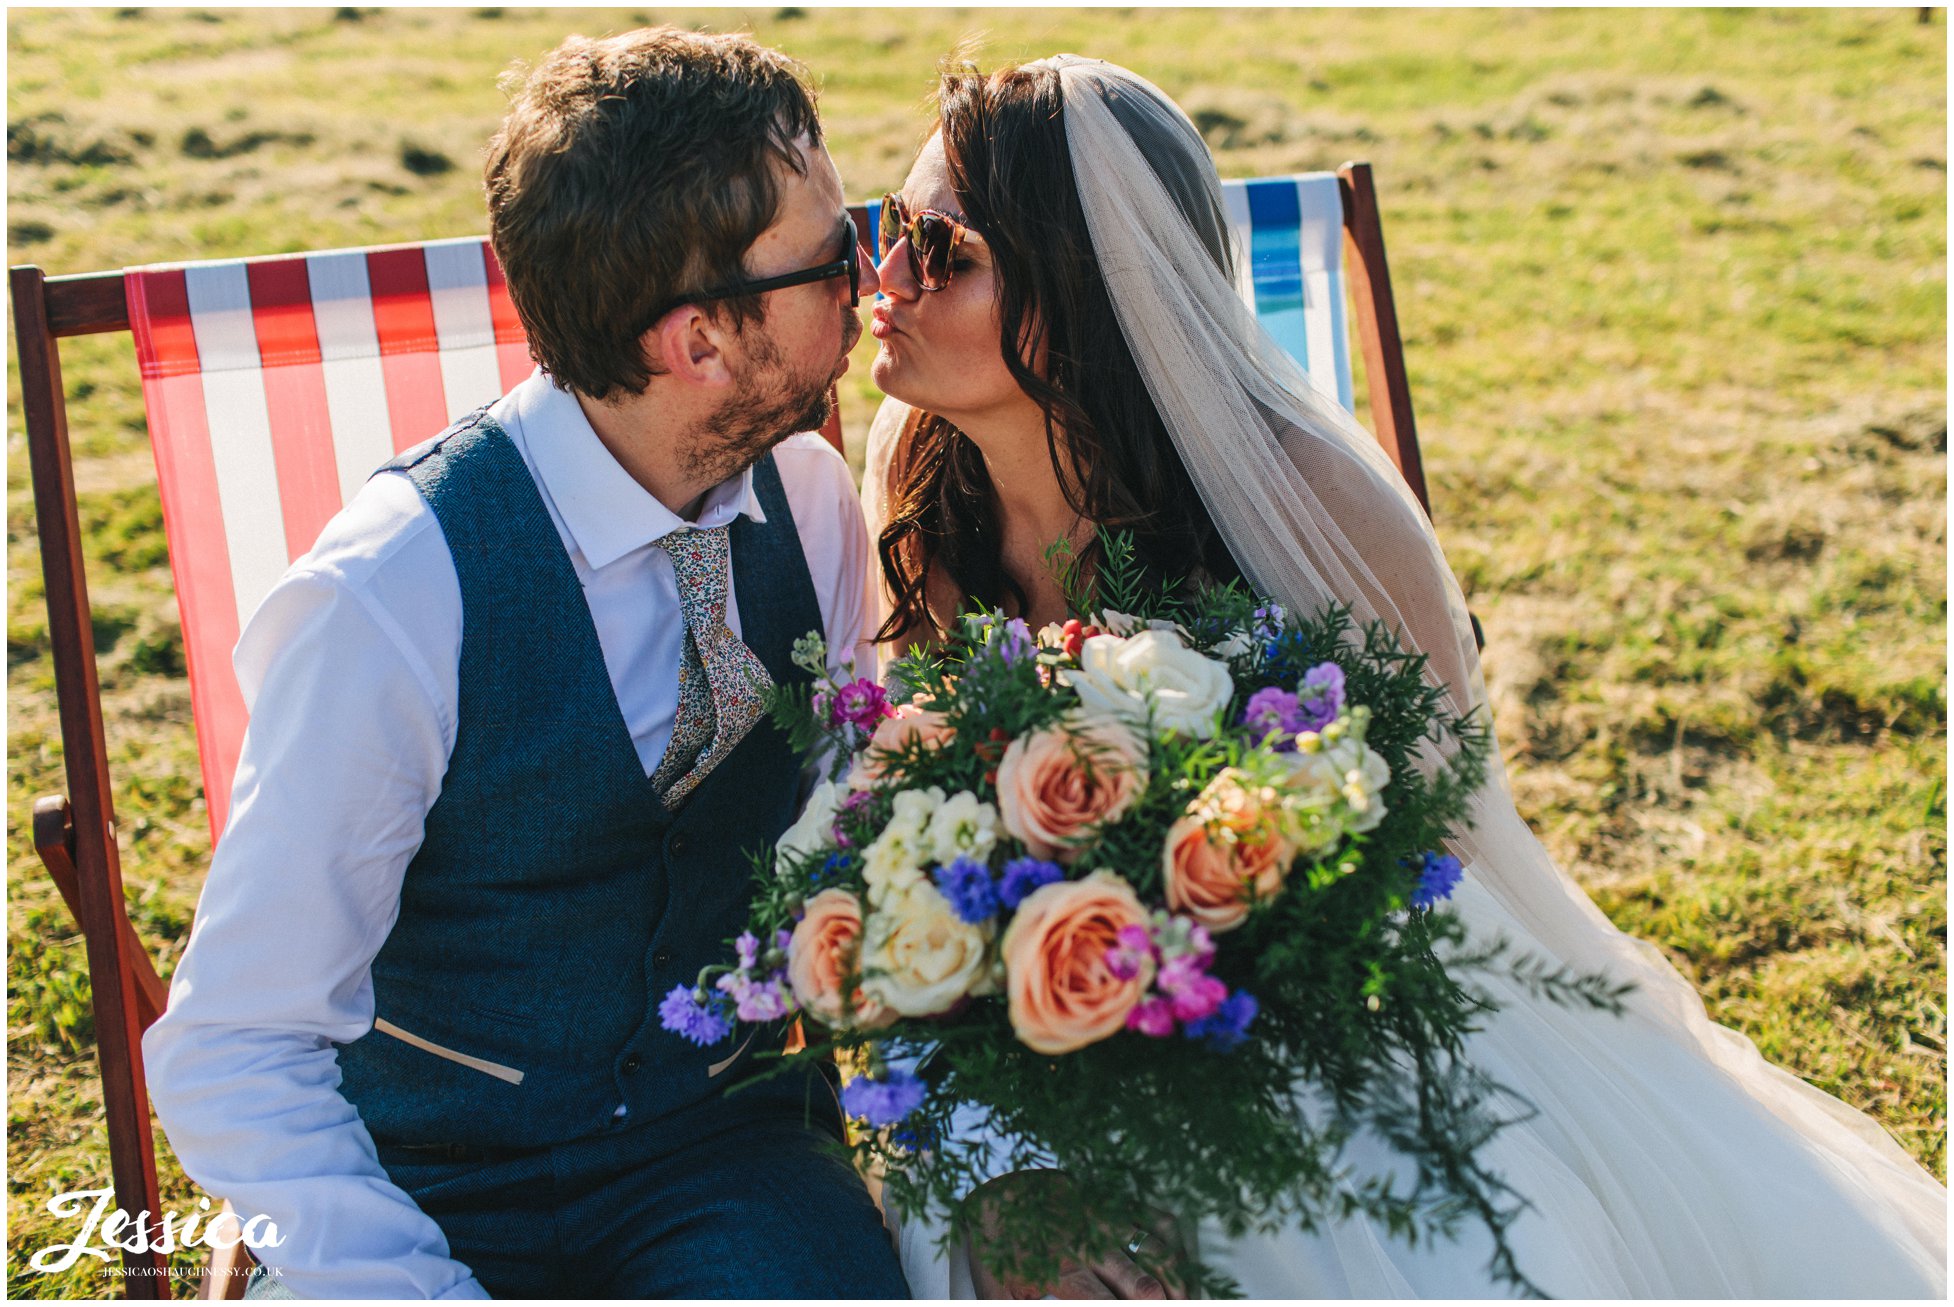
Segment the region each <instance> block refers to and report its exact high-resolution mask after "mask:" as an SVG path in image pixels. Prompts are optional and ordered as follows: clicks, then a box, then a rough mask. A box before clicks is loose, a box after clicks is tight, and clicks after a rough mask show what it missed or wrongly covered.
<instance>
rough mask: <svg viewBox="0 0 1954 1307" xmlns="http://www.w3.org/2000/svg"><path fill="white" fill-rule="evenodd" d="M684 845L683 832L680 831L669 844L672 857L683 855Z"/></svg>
mask: <svg viewBox="0 0 1954 1307" xmlns="http://www.w3.org/2000/svg"><path fill="white" fill-rule="evenodd" d="M685 844H686V840H685V832H684V831H680V832H679V833H678V834H676V835H674V836H672V843H671V849H672V856H673V857H677V856H678V855H680V854H682V853H684V852H685Z"/></svg>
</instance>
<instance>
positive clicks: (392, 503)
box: [143, 372, 875, 1298]
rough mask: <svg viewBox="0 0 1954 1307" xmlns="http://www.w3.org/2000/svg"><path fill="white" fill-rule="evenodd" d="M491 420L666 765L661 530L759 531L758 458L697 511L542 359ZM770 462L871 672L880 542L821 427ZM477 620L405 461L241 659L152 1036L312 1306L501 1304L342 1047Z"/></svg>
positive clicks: (155, 1060) (820, 595) (848, 641)
mask: <svg viewBox="0 0 1954 1307" xmlns="http://www.w3.org/2000/svg"><path fill="white" fill-rule="evenodd" d="M490 412H491V413H492V414H493V415H494V417H495V419H496V420H497V421H498V422H500V423H501V424H502V426H503V428H504V429H505V430H506V431H507V432H508V433H509V436H510V439H511V440H512V441H513V442H514V443H515V446H516V448H517V449H518V450H519V451H520V452H521V454H522V457H523V461H524V462H525V463H526V464H527V465H528V468H529V472H530V474H531V476H533V477H534V478H535V480H536V483H537V488H538V489H539V490H540V492H541V494H542V498H543V502H544V503H545V504H546V505H547V506H548V509H549V513H550V519H551V520H552V521H553V522H554V523H555V525H556V529H557V532H558V534H559V535H561V536H562V539H563V544H564V548H565V549H566V550H567V551H568V552H569V555H570V560H571V562H572V563H573V564H574V566H575V568H576V573H577V577H578V579H579V580H580V581H582V583H583V587H584V597H585V599H586V600H587V601H588V603H589V605H590V613H591V618H592V621H593V622H594V624H595V626H596V629H597V639H598V643H599V645H600V646H601V647H602V649H603V653H604V663H605V666H606V668H607V669H608V670H609V672H610V679H611V684H612V686H613V688H614V689H615V690H616V693H617V700H618V705H619V707H620V708H621V709H622V710H623V715H624V720H625V722H626V724H627V725H628V726H629V727H630V731H631V738H632V741H633V743H634V744H635V745H636V747H637V751H638V757H639V760H640V761H641V762H642V763H643V765H644V769H645V773H646V774H647V775H650V774H651V773H652V772H653V771H654V770H656V768H657V766H658V761H659V759H660V758H661V757H662V756H663V754H664V751H665V746H666V743H667V742H668V740H669V739H670V736H671V728H672V717H673V713H674V711H675V710H676V707H677V701H678V686H677V675H678V667H679V656H680V641H681V639H682V636H683V624H682V621H681V617H680V609H679V600H678V590H677V585H676V582H675V580H674V578H673V574H672V564H671V559H670V557H669V556H668V555H667V554H666V553H665V552H664V551H663V550H662V549H658V548H656V547H655V546H654V544H653V542H654V541H656V540H658V539H659V538H660V537H662V536H664V535H666V534H668V533H669V532H671V531H674V530H681V529H685V528H686V527H688V526H696V527H716V526H723V525H726V524H728V523H730V522H732V521H733V519H734V518H736V517H738V516H739V515H741V514H745V515H747V516H748V517H751V518H753V519H754V520H756V521H763V520H764V515H763V513H762V510H761V507H760V504H759V500H758V497H757V495H756V494H755V493H754V491H753V486H752V473H751V472H750V471H748V472H747V473H745V474H743V475H741V476H739V477H735V478H733V479H731V480H728V481H726V482H724V483H723V484H721V485H719V486H717V487H715V488H714V489H713V490H712V491H710V492H709V493H708V494H707V495H706V497H705V500H704V503H703V505H702V507H701V508H700V510H699V514H698V517H697V519H696V521H694V522H692V523H687V522H685V521H683V520H682V519H680V518H679V517H677V516H676V515H674V514H673V513H672V512H671V511H670V510H669V509H667V508H665V507H664V506H663V505H662V504H660V503H659V502H658V501H657V500H656V499H654V498H653V497H652V496H651V495H650V494H649V493H648V492H647V491H646V490H645V489H644V488H643V487H642V486H640V485H639V484H638V483H637V482H636V481H635V480H633V479H632V478H631V476H630V475H629V474H628V473H627V472H626V471H625V470H624V468H623V467H622V466H621V465H620V464H619V463H618V462H617V460H616V459H615V458H613V457H612V456H611V454H610V452H609V451H608V450H606V449H605V447H604V445H603V444H602V442H600V441H599V440H598V438H597V435H596V433H595V432H594V431H592V429H591V427H590V423H589V422H588V420H586V418H585V417H584V414H583V410H582V409H581V407H580V406H579V404H578V402H577V400H576V398H575V397H574V396H572V395H570V394H568V393H566V392H564V391H561V390H558V389H556V387H555V386H553V385H552V384H550V382H549V381H548V380H547V379H546V378H544V377H543V375H542V374H541V373H540V372H538V373H536V374H534V375H532V376H531V377H530V379H529V380H528V381H526V382H524V383H523V384H522V385H520V386H518V387H516V388H515V389H514V390H512V391H510V392H509V393H508V394H507V395H505V396H503V397H502V399H501V400H499V401H498V402H497V403H496V404H495V405H494V406H493V407H492V408H491V410H490ZM774 458H775V462H776V465H777V466H778V468H779V470H780V477H781V481H782V483H783V485H784V488H785V490H786V495H787V501H788V504H789V507H790V508H791V509H792V511H793V515H794V522H795V525H796V527H797V528H798V530H799V534H800V538H801V545H802V550H803V552H804V553H805V554H806V557H807V563H808V569H809V572H810V573H811V575H812V577H813V581H814V591H815V596H816V598H817V600H818V602H819V604H820V610H821V618H822V622H823V625H824V626H825V628H826V636H827V641H828V647H829V650H830V651H831V652H830V659H831V663H832V665H833V666H835V667H836V669H837V670H839V669H840V668H841V667H842V666H843V665H844V664H845V663H846V662H847V661H848V660H849V659H853V660H854V661H855V665H856V666H857V667H858V668H860V669H861V670H862V673H863V674H865V675H869V676H873V675H874V674H875V656H874V649H873V646H872V645H871V644H870V642H869V637H870V635H871V634H872V632H873V629H874V628H873V613H872V605H871V602H870V599H869V592H868V588H867V580H868V571H869V566H870V552H869V545H868V534H867V530H866V528H865V526H864V524H863V521H862V515H861V508H860V505H859V503H858V501H857V499H856V494H855V487H854V482H853V478H852V477H851V476H850V474H849V471H848V467H847V464H846V463H844V462H843V461H842V459H841V458H840V456H839V455H837V454H836V453H835V452H834V450H833V449H832V448H830V447H829V446H828V445H827V444H826V443H825V442H824V441H823V440H822V439H821V438H820V437H819V436H817V435H800V436H795V437H793V438H791V439H789V440H788V441H786V442H785V443H784V444H782V445H780V446H778V447H777V448H776V450H775V452H774ZM729 570H730V569H729ZM728 582H729V593H728V598H727V606H726V618H727V622H728V624H729V625H730V626H731V627H732V628H733V630H734V631H735V632H738V631H739V629H740V619H739V608H738V600H739V596H738V594H737V592H736V591H734V590H731V589H730V585H731V578H730V577H729V578H728ZM461 626H462V606H461V589H460V583H459V581H458V580H457V578H456V575H455V568H454V562H453V559H452V557H451V556H450V554H449V552H448V546H447V542H446V540H445V538H444V537H443V535H442V532H441V528H440V524H439V523H438V522H437V521H436V519H435V517H434V514H433V511H432V510H431V509H430V508H429V507H428V506H427V503H426V501H424V500H423V499H422V498H421V496H420V492H419V491H418V490H416V489H415V487H414V486H413V484H412V483H411V482H410V481H408V479H407V478H406V477H405V476H402V475H399V474H388V475H382V476H376V477H374V478H373V479H372V480H370V481H368V482H367V483H366V485H365V487H364V488H363V489H362V490H361V491H360V493H359V494H358V495H357V496H356V497H355V498H354V499H353V501H352V502H351V503H350V504H348V505H347V506H346V508H345V509H344V510H343V511H341V512H340V513H339V515H338V516H337V517H335V518H333V520H332V521H331V522H330V523H328V524H327V526H326V529H325V531H324V533H323V534H322V535H321V536H320V538H319V542H318V544H316V545H315V546H314V547H313V549H312V551H311V552H310V553H308V554H306V555H305V556H304V557H303V558H301V559H299V560H298V562H296V563H294V564H293V565H292V568H291V570H290V571H289V572H287V573H286V574H285V576H284V578H283V579H282V580H280V581H279V583H278V585H277V586H276V587H275V588H274V589H273V590H272V591H271V593H270V594H269V595H267V596H266V598H265V601H264V603H263V604H262V605H261V606H260V607H259V608H258V610H257V611H256V613H254V614H253V615H252V618H251V620H250V622H249V623H248V624H247V625H246V627H245V629H244V632H243V635H242V637H241V638H240V639H239V641H238V647H237V653H236V658H235V663H236V668H237V676H238V682H239V684H240V685H241V686H242V688H243V691H244V698H245V702H246V704H247V705H249V707H250V709H251V725H250V729H249V731H248V732H247V733H246V735H245V739H244V751H243V756H242V758H241V759H240V760H239V763H238V768H237V779H236V782H235V784H234V787H233V792H232V810H231V816H230V823H229V825H228V826H227V827H226V829H225V832H224V837H223V840H222V841H221V843H220V845H219V847H218V850H217V852H216V855H215V856H214V857H213V858H212V860H211V867H210V874H209V878H208V879H207V880H206V881H205V884H204V889H203V895H202V897H201V899H200V900H199V902H198V905H197V917H196V923H195V925H194V927H193V929H192V931H191V935H190V945H189V948H188V950H187V951H186V952H185V954H184V956H183V960H182V962H181V963H180V964H179V965H178V967H177V969H176V974H175V976H174V978H173V979H172V982H171V985H170V1003H169V1010H168V1011H167V1012H165V1013H164V1015H163V1017H162V1018H161V1020H159V1021H158V1022H157V1023H156V1024H155V1025H154V1026H152V1027H151V1028H150V1030H149V1031H148V1033H147V1034H146V1035H145V1036H144V1037H143V1058H144V1063H145V1066H146V1069H147V1073H148V1082H149V1091H150V1094H151V1097H152V1098H153V1100H154V1102H155V1105H156V1110H157V1114H158V1116H159V1117H160V1118H161V1119H162V1121H163V1124H164V1128H165V1130H166V1132H167V1134H168V1137H169V1141H170V1143H171V1145H172V1146H173V1147H174V1148H175V1150H176V1154H177V1157H178V1158H179V1159H180V1160H181V1162H182V1163H183V1168H184V1170H185V1172H186V1173H188V1174H189V1176H190V1177H191V1178H192V1179H193V1180H195V1181H196V1182H197V1183H198V1184H199V1185H201V1186H203V1187H204V1188H205V1189H207V1190H209V1191H211V1192H212V1193H215V1194H220V1195H222V1196H224V1197H225V1198H228V1199H229V1200H230V1201H231V1203H232V1205H233V1206H235V1207H236V1209H237V1211H238V1213H239V1215H240V1216H241V1217H243V1218H244V1219H247V1220H248V1219H249V1218H250V1217H252V1216H253V1215H255V1214H259V1213H263V1214H265V1215H267V1216H268V1217H269V1218H270V1219H271V1220H272V1221H275V1222H276V1223H277V1227H278V1234H279V1236H280V1237H281V1238H282V1240H283V1242H282V1243H281V1244H280V1245H279V1246H277V1247H275V1248H266V1249H263V1250H262V1252H260V1254H259V1256H260V1259H261V1260H263V1261H265V1262H267V1263H269V1264H271V1265H273V1266H275V1267H277V1268H278V1270H279V1272H280V1273H281V1274H282V1276H283V1277H284V1281H285V1283H286V1285H287V1286H288V1287H290V1288H291V1289H292V1290H293V1291H294V1292H296V1293H298V1294H299V1295H300V1296H302V1297H330V1298H366V1297H379V1298H408V1297H415V1298H480V1297H487V1296H488V1295H487V1294H486V1292H485V1291H484V1290H483V1288H482V1286H481V1285H480V1283H479V1282H478V1281H477V1280H476V1279H475V1277H474V1274H473V1273H472V1272H471V1271H470V1270H469V1268H468V1267H466V1266H464V1265H462V1264H461V1263H460V1262H457V1261H455V1260H454V1259H453V1258H452V1257H450V1256H449V1255H448V1243H447V1239H446V1238H445V1237H444V1236H443V1234H442V1232H441V1229H440V1227H439V1226H437V1225H436V1224H435V1223H434V1221H433V1220H432V1219H431V1218H429V1217H428V1216H427V1215H425V1214H424V1213H423V1212H421V1210H420V1209H419V1208H418V1207H417V1206H415V1204H414V1202H413V1200H412V1199H410V1198H409V1197H408V1196H407V1195H406V1193H404V1192H403V1191H402V1190H401V1189H399V1188H398V1187H397V1186H395V1185H394V1184H393V1183H392V1182H391V1181H390V1180H389V1179H388V1178H387V1173H386V1171H385V1170H384V1169H383V1168H382V1167H381V1166H380V1164H379V1161H378V1159H377V1157H376V1155H375V1152H374V1146H373V1140H372V1137H371V1136H370V1135H369V1134H368V1133H367V1130H366V1127H365V1126H364V1124H363V1123H362V1122H361V1121H360V1118H359V1116H358V1114H357V1113H356V1112H355V1111H354V1110H353V1107H352V1105H351V1104H350V1103H349V1102H347V1100H346V1099H345V1098H344V1097H343V1096H342V1095H341V1094H340V1093H339V1092H338V1085H339V1068H338V1066H337V1064H336V1062H335V1060H334V1051H333V1045H334V1043H349V1042H351V1041H352V1040H355V1039H358V1038H360V1037H361V1036H363V1035H365V1034H366V1033H367V1032H368V1031H369V1030H371V1029H372V1027H373V1018H374V1000H373V983H372V975H371V964H372V960H373V957H374V955H375V954H376V953H377V952H378V951H379V949H380V946H381V944H382V943H384V942H385V940H386V938H387V936H388V934H389V933H390V932H391V931H392V929H393V925H394V921H395V919H396V917H397V916H398V915H399V911H400V891H401V881H402V877H403V875H404V873H405V872H406V869H407V864H408V862H409V861H410V860H411V859H412V858H413V856H414V854H415V852H416V851H417V850H418V849H419V848H420V843H421V839H422V830H423V825H422V824H423V820H424V818H425V817H426V815H427V812H428V810H429V809H430V808H431V807H433V805H434V801H435V799H436V798H437V797H438V796H439V795H440V792H441V779H442V776H443V774H444V773H445V772H446V770H447V765H448V757H449V754H450V752H451V751H452V749H453V747H454V742H455V729H456V703H457V698H458V688H457V681H458V667H459V664H460V653H461ZM619 1110H620V1111H622V1107H621V1106H620V1109H619Z"/></svg>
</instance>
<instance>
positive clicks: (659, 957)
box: [651, 948, 672, 967]
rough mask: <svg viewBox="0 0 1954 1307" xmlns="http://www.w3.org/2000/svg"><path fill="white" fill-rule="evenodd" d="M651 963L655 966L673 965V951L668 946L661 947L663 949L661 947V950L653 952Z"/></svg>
mask: <svg viewBox="0 0 1954 1307" xmlns="http://www.w3.org/2000/svg"><path fill="white" fill-rule="evenodd" d="M651 965H652V966H654V967H669V966H671V965H672V951H671V950H670V949H668V948H661V949H659V950H658V951H657V952H655V953H653V954H652V955H651Z"/></svg>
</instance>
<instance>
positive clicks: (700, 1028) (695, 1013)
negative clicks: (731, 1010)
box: [658, 985, 733, 1048]
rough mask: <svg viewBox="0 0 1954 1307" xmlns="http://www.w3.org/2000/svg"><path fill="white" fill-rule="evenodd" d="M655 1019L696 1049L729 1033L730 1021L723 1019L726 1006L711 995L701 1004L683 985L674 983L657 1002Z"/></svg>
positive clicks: (715, 1041)
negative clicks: (661, 999)
mask: <svg viewBox="0 0 1954 1307" xmlns="http://www.w3.org/2000/svg"><path fill="white" fill-rule="evenodd" d="M658 1019H659V1021H660V1022H661V1023H662V1024H663V1025H664V1027H665V1029H667V1030H669V1031H671V1032H672V1033H673V1034H675V1035H677V1036H678V1037H679V1038H681V1039H689V1040H691V1041H692V1042H693V1043H695V1044H697V1045H698V1046H699V1047H700V1048H705V1047H706V1046H707V1045H709V1044H717V1043H718V1042H719V1041H720V1040H722V1039H724V1038H726V1036H728V1035H730V1034H732V1033H733V1023H732V1022H731V1021H728V1020H727V1019H726V1005H725V1004H724V1003H723V1002H721V1001H720V1000H718V999H714V998H708V999H707V1000H706V1001H705V1002H703V1003H702V1002H700V1001H699V999H698V996H697V995H695V994H694V993H693V992H692V990H691V988H690V987H689V986H686V985H674V986H673V987H672V991H671V993H669V994H667V995H665V999H664V1001H663V1002H662V1003H660V1004H659V1005H658Z"/></svg>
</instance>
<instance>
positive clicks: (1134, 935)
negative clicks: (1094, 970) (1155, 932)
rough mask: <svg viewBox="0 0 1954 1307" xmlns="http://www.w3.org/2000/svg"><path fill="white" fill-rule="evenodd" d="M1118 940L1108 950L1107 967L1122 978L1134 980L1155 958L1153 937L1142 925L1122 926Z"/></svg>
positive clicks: (1116, 937)
mask: <svg viewBox="0 0 1954 1307" xmlns="http://www.w3.org/2000/svg"><path fill="white" fill-rule="evenodd" d="M1115 939H1116V940H1117V941H1118V942H1117V943H1115V944H1113V945H1112V947H1110V948H1108V949H1107V950H1106V969H1107V970H1108V971H1111V972H1112V973H1113V975H1114V976H1116V977H1118V978H1119V979H1121V980H1132V979H1134V978H1136V977H1137V976H1138V975H1139V974H1140V972H1141V971H1143V970H1145V968H1146V965H1147V963H1148V962H1149V961H1150V960H1151V959H1152V958H1153V956H1154V952H1153V939H1152V937H1151V936H1149V935H1148V934H1147V932H1146V929H1145V928H1144V927H1141V926H1121V927H1120V931H1119V934H1118V935H1117V936H1115Z"/></svg>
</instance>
